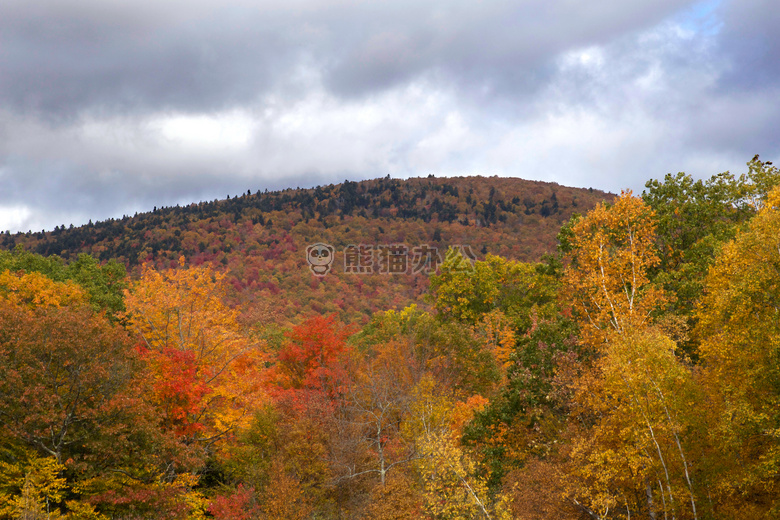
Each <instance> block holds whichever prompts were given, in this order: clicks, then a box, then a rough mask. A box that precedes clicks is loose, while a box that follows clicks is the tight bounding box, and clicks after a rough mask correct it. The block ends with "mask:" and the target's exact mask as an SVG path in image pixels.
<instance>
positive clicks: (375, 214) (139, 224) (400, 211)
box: [0, 177, 610, 321]
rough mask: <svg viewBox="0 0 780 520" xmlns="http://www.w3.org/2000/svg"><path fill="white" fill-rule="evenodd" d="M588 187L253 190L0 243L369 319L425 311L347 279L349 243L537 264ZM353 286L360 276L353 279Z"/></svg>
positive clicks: (587, 199)
mask: <svg viewBox="0 0 780 520" xmlns="http://www.w3.org/2000/svg"><path fill="white" fill-rule="evenodd" d="M609 197H610V196H609V195H608V194H605V193H603V192H599V191H593V190H582V189H575V188H567V187H563V186H558V185H556V184H550V183H541V182H532V181H525V180H521V179H509V178H498V177H491V178H484V177H467V178H445V179H440V178H432V177H431V178H424V179H409V180H405V181H404V180H398V179H389V178H385V179H376V180H370V181H361V182H349V181H347V182H345V183H343V184H339V185H329V186H321V187H317V188H313V189H296V190H292V189H289V190H283V191H279V192H268V193H265V192H263V193H261V192H257V193H251V192H247V193H245V194H243V195H241V196H237V197H232V198H228V199H225V200H219V201H213V202H201V203H197V204H191V205H189V206H185V207H173V208H160V209H157V208H155V210H154V211H152V212H150V213H144V214H138V215H136V216H134V217H125V218H123V219H116V220H108V221H105V222H97V223H94V224H90V225H86V226H82V227H78V228H66V227H65V226H62V227H59V226H58V227H57V228H56V229H55V230H54V231H53V232H46V233H44V232H38V233H24V234H15V235H9V234H4V235H0V248H5V249H9V250H10V249H13V248H14V247H16V246H18V245H19V246H22V247H24V248H25V249H26V250H28V251H31V252H35V253H38V254H42V255H47V256H48V255H57V256H60V257H62V258H63V259H66V260H68V259H73V258H76V257H77V255H78V254H81V253H88V254H90V255H91V256H92V257H93V258H95V259H97V260H99V261H101V262H104V261H107V260H109V259H111V260H116V261H119V262H121V263H123V264H125V266H126V267H127V268H128V269H129V270H131V271H133V272H137V270H138V269H140V264H141V263H151V264H154V265H155V266H157V267H158V268H169V267H172V266H176V265H177V264H178V261H179V258H180V257H182V256H183V257H185V259H186V260H187V262H189V263H192V264H194V265H202V264H213V265H218V266H220V268H222V267H223V266H224V267H226V268H227V270H228V275H227V280H228V283H230V285H231V286H232V287H233V297H234V298H235V299H236V301H240V302H242V303H245V304H248V303H250V302H253V301H261V302H265V303H267V304H270V305H271V306H272V307H273V308H274V309H276V311H277V313H278V315H279V316H280V319H281V320H282V321H286V320H291V319H294V318H295V317H297V316H301V315H313V314H317V313H328V312H336V313H339V314H340V315H342V316H344V317H346V318H347V319H349V320H360V319H361V316H364V315H366V314H370V313H372V312H375V311H377V310H381V309H388V308H402V307H404V306H406V305H408V304H410V303H413V302H416V303H420V304H421V303H423V302H422V295H423V294H424V292H425V288H426V287H427V278H426V276H425V275H422V276H414V277H407V276H400V277H399V276H391V277H388V276H383V275H368V276H358V277H356V276H353V275H352V276H345V274H344V272H343V256H342V255H343V251H344V248H345V247H346V246H347V245H350V244H370V245H374V246H378V245H382V244H404V245H406V246H407V247H409V248H414V247H416V246H419V245H421V244H427V245H430V246H431V247H435V248H438V249H439V252H440V254H441V255H442V256H443V255H444V253H445V252H446V251H447V249H448V247H449V246H450V245H468V246H470V247H471V248H472V250H473V252H474V253H475V254H476V255H477V256H479V257H480V258H482V257H484V255H485V254H486V253H488V252H490V253H492V254H498V255H501V256H503V257H506V258H513V259H518V260H525V261H531V260H539V259H540V258H541V257H542V255H543V254H545V253H549V252H551V251H553V250H554V249H555V235H556V233H557V232H558V229H559V228H560V226H561V224H562V223H564V222H566V221H567V220H568V219H569V218H570V217H571V216H572V214H573V213H577V212H579V213H582V212H585V211H588V210H589V209H590V208H592V207H593V206H594V205H595V204H597V203H598V202H600V201H601V200H604V199H605V198H609ZM317 242H324V243H327V244H330V245H332V246H333V247H334V248H335V249H336V250H337V258H336V263H337V265H336V267H335V268H334V270H333V271H332V272H331V274H330V275H329V276H327V277H325V278H324V279H321V280H313V279H312V276H311V273H310V272H309V270H308V265H307V263H306V258H305V249H306V247H307V246H308V245H310V244H313V243H317ZM358 278H359V279H358Z"/></svg>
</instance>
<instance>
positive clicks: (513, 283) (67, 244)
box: [0, 156, 780, 520]
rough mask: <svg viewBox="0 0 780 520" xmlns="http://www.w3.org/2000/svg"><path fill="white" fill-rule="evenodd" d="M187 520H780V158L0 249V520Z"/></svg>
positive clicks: (301, 200) (39, 236)
mask: <svg viewBox="0 0 780 520" xmlns="http://www.w3.org/2000/svg"><path fill="white" fill-rule="evenodd" d="M315 243H323V244H327V245H329V246H332V253H333V254H335V257H334V260H333V264H332V266H331V268H330V271H329V272H327V273H326V274H318V273H315V272H313V271H312V270H311V269H310V263H311V262H310V259H309V258H308V257H307V254H306V250H307V246H309V245H310V244H315ZM358 244H362V245H368V246H371V247H374V248H375V250H376V251H375V252H377V256H376V261H377V262H378V263H379V262H381V261H382V258H384V257H383V254H384V253H383V252H385V251H386V248H387V247H389V246H390V245H396V246H398V245H403V248H404V249H403V250H404V251H408V252H410V254H411V252H412V251H429V252H430V251H431V250H432V251H433V256H431V257H430V258H429V260H430V261H429V262H428V263H427V264H420V265H418V266H416V267H419V268H418V269H415V266H414V265H412V264H413V263H414V262H411V263H410V265H408V266H406V265H404V270H403V272H389V273H386V272H381V271H380V272H371V273H357V272H349V269H347V263H348V256H347V251H349V250H350V249H349V248H350V246H354V245H358ZM464 246H467V247H464ZM467 253H469V254H467ZM206 518H214V519H217V520H256V519H257V520H259V519H278V520H287V519H290V520H293V519H295V520H309V519H312V520H313V519H334V520H335V519H344V520H352V519H368V520H391V519H430V520H445V519H446V520H456V519H458V520H461V519H462V520H467V519H469V520H470V519H475V520H476V519H485V520H509V519H523V520H587V519H594V520H607V519H616V520H617V519H621V520H629V519H649V520H662V519H663V520H690V519H693V520H704V519H712V520H715V519H724V520H725V519H770V518H780V170H779V169H778V168H777V167H775V166H773V165H772V163H771V162H762V161H761V160H760V159H759V158H758V156H756V157H755V158H754V159H753V160H751V161H750V162H748V164H747V170H746V172H745V173H743V174H738V175H733V174H730V173H728V172H726V173H720V174H717V175H714V176H712V177H711V178H709V179H706V180H695V179H694V178H692V177H691V176H690V175H686V174H684V173H679V174H676V175H673V174H669V175H666V177H665V178H663V179H661V180H650V181H648V182H647V184H646V189H645V190H644V192H643V193H642V194H634V193H631V192H629V191H625V192H622V193H621V194H620V195H617V196H616V195H612V194H608V193H604V192H600V191H597V190H592V189H591V190H584V189H574V188H567V187H563V186H558V185H556V184H549V183H541V182H530V181H522V180H519V179H505V178H497V177H493V178H483V177H469V178H452V179H441V178H435V177H433V176H430V177H429V178H421V179H410V180H406V181H401V180H397V179H390V178H386V179H376V180H372V181H362V182H357V183H355V182H349V181H346V182H344V183H343V184H340V185H330V186H323V187H317V188H313V189H297V190H284V191H281V192H271V193H269V192H259V191H258V192H255V193H253V192H251V191H248V192H246V193H244V194H240V195H238V196H233V197H230V196H229V197H228V198H227V199H224V200H217V201H212V202H200V203H194V204H191V205H189V206H184V207H179V206H177V207H166V208H154V210H153V211H151V212H149V213H144V214H137V215H134V216H125V217H124V218H122V219H111V220H108V221H104V222H96V223H92V222H90V223H89V224H88V225H86V226H82V227H73V226H69V227H66V226H65V225H63V226H58V227H57V228H55V229H54V230H53V231H40V232H32V231H30V232H27V233H18V234H10V233H4V234H0V519H25V520H37V519H63V520H98V519H99V520H108V519H127V520H131V519H133V520H134V519H138V520H140V519H169V520H179V519H181V520H185V519H192V520H195V519H206Z"/></svg>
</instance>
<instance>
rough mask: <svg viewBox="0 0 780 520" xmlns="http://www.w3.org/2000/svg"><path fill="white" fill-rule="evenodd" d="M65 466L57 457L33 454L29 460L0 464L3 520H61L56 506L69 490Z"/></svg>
mask: <svg viewBox="0 0 780 520" xmlns="http://www.w3.org/2000/svg"><path fill="white" fill-rule="evenodd" d="M64 470H65V466H63V465H62V464H60V463H59V462H57V460H56V459H55V458H54V457H38V456H36V455H32V454H31V455H30V456H29V457H28V458H27V460H26V461H22V462H17V463H15V464H9V463H6V462H2V461H0V483H1V484H0V486H2V488H4V489H2V493H0V517H2V518H22V519H25V520H37V519H43V518H47V519H54V518H59V514H57V513H56V511H57V504H58V503H59V502H60V501H61V500H62V498H63V494H64V492H65V489H66V483H65V479H64V478H63V477H61V476H60V474H61V473H62V472H63V471H64Z"/></svg>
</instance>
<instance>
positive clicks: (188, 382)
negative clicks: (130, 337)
mask: <svg viewBox="0 0 780 520" xmlns="http://www.w3.org/2000/svg"><path fill="white" fill-rule="evenodd" d="M143 354H144V355H145V356H146V357H147V359H148V360H149V362H150V364H151V365H152V366H154V371H155V372H156V373H158V374H163V377H158V378H155V380H154V383H153V388H154V395H155V397H156V398H157V399H158V400H159V402H160V405H161V407H162V410H163V413H164V415H165V417H166V419H167V420H166V423H167V424H171V425H173V427H174V430H175V432H176V433H177V434H178V435H190V434H193V433H195V432H198V431H200V430H202V429H203V425H202V424H201V423H199V422H197V421H194V420H192V418H193V417H196V416H197V413H198V412H199V411H200V408H201V404H202V402H203V399H204V397H205V396H206V395H207V394H208V393H209V392H210V391H211V390H210V388H209V386H208V385H207V384H206V383H205V382H203V380H202V379H203V378H202V377H201V378H199V377H198V366H197V363H196V360H195V353H194V352H191V351H187V350H179V349H176V348H166V349H164V350H163V351H162V352H155V351H150V350H146V351H145V352H143Z"/></svg>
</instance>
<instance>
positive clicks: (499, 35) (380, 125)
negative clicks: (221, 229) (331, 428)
mask: <svg viewBox="0 0 780 520" xmlns="http://www.w3.org/2000/svg"><path fill="white" fill-rule="evenodd" d="M777 27H780V9H778V8H777V5H776V0H720V1H707V2H690V1H685V0H646V1H639V0H633V1H628V2H627V1H625V0H591V1H588V2H584V1H576V0H515V1H511V0H493V1H487V0H486V1H480V0H432V1H424V0H415V1H408V0H283V1H282V0H272V1H271V0H186V1H185V0H2V2H0V230H5V229H8V230H11V231H27V230H28V229H32V230H40V229H47V230H48V229H53V228H54V226H56V225H62V224H66V225H67V224H71V223H73V224H74V225H80V224H83V223H86V222H87V220H89V219H92V220H102V219H105V218H108V217H121V216H122V215H123V214H129V215H132V214H133V213H135V212H136V211H138V212H140V211H148V210H150V209H151V208H152V207H153V206H167V205H175V204H177V203H182V204H186V203H189V202H193V201H200V200H213V199H215V198H225V196H227V195H228V194H230V195H231V196H233V195H236V194H238V193H244V192H246V191H247V190H248V189H251V190H252V191H253V192H254V191H256V190H258V189H266V188H268V189H277V188H284V187H297V186H301V187H309V186H314V185H317V184H327V183H331V182H341V181H343V180H344V179H350V180H359V179H365V178H374V177H379V176H385V175H387V174H390V175H391V176H393V177H400V178H405V177H410V176H424V175H428V174H429V173H433V174H435V175H447V176H451V175H477V174H481V175H500V176H515V177H522V178H527V179H537V180H545V181H553V182H558V183H560V184H565V185H570V186H581V187H594V188H601V189H605V190H609V191H613V192H617V191H619V190H620V189H621V188H632V189H634V190H635V191H641V189H642V188H643V186H644V183H645V181H646V180H647V179H650V178H660V177H663V175H664V174H666V173H667V172H677V171H686V172H688V173H691V174H692V175H694V176H696V177H709V176H710V175H712V174H714V173H718V172H721V171H725V170H731V171H732V172H733V173H742V172H744V171H745V170H746V168H745V162H746V161H748V160H749V159H750V158H751V157H752V156H753V155H754V154H756V153H759V154H761V156H762V158H764V159H770V160H774V159H778V152H780V81H779V80H780V31H778V30H777Z"/></svg>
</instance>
